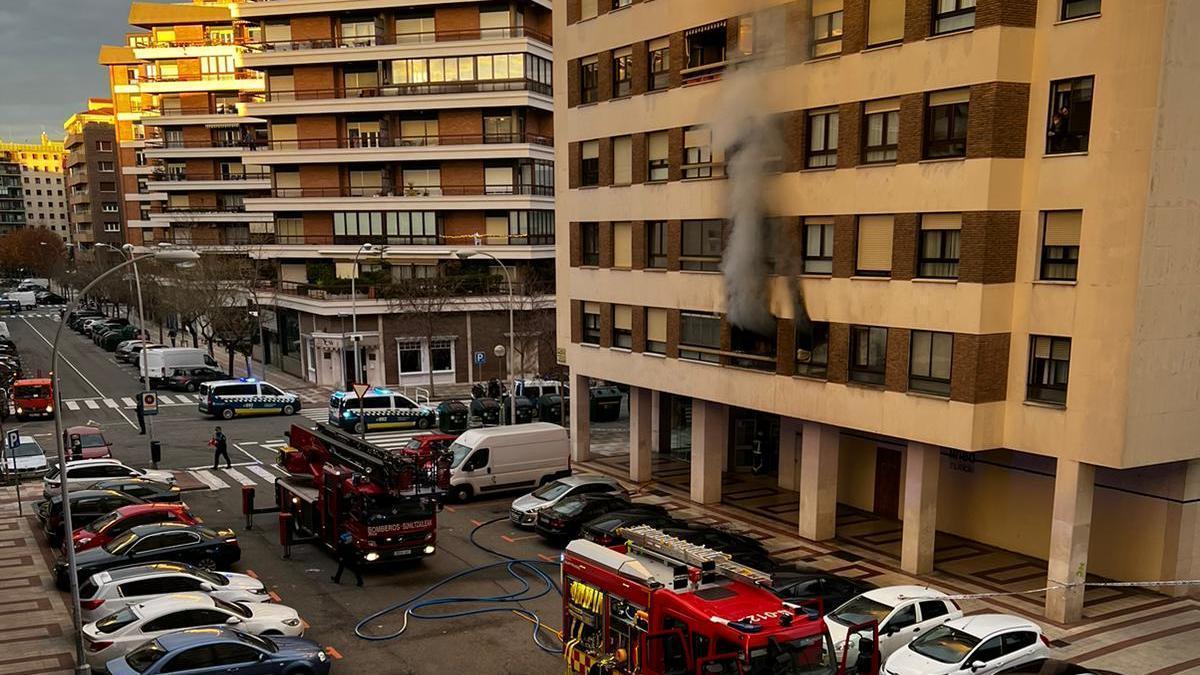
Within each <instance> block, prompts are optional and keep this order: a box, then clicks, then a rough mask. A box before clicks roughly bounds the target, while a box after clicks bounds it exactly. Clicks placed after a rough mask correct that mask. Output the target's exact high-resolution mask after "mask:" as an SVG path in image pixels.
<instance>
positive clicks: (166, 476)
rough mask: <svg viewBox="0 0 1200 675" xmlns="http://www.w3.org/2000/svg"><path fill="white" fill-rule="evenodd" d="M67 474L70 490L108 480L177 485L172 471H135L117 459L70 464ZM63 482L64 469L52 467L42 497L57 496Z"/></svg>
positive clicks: (68, 464) (47, 473) (86, 460)
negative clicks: (120, 479) (127, 479)
mask: <svg viewBox="0 0 1200 675" xmlns="http://www.w3.org/2000/svg"><path fill="white" fill-rule="evenodd" d="M66 474H67V489H68V490H74V489H76V488H82V487H85V486H88V485H91V484H93V483H95V482H96V481H98V480H104V479H106V478H148V479H150V480H153V481H157V482H159V483H166V484H167V485H174V484H175V474H173V473H171V472H170V471H159V470H156V469H134V468H132V467H129V466H126V465H125V464H122V463H121V462H120V461H119V460H115V459H80V460H76V461H73V462H68V463H67V466H66ZM61 480H62V467H60V466H58V465H55V466H52V467H50V470H49V471H47V472H46V476H45V477H44V478H42V496H43V497H47V498H49V497H50V495H52V494H56V493H57V492H58V491H59V484H60V481H61Z"/></svg>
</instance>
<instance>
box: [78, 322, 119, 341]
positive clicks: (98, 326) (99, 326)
mask: <svg viewBox="0 0 1200 675" xmlns="http://www.w3.org/2000/svg"><path fill="white" fill-rule="evenodd" d="M128 325H129V319H105V320H104V321H97V322H96V323H93V324H89V325H87V326H84V328H83V334H84V335H86V336H88V337H92V336H93V335H95V334H96V332H97V331H100V330H104V329H107V328H120V327H121V326H128Z"/></svg>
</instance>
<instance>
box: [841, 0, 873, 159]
mask: <svg viewBox="0 0 1200 675" xmlns="http://www.w3.org/2000/svg"><path fill="white" fill-rule="evenodd" d="M866 46H867V0H844V2H843V3H842V53H843V54H853V53H854V52H861V51H862V50H863V48H864V47H866ZM839 147H840V146H839Z"/></svg>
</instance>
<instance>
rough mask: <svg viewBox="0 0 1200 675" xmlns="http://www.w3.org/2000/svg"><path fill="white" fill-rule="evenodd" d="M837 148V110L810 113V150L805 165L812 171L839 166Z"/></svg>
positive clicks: (806, 154)
mask: <svg viewBox="0 0 1200 675" xmlns="http://www.w3.org/2000/svg"><path fill="white" fill-rule="evenodd" d="M837 148H838V113H837V109H826V110H814V111H812V112H810V113H808V148H807V151H806V153H805V160H804V165H805V166H806V167H808V168H810V169H824V168H827V167H832V166H837Z"/></svg>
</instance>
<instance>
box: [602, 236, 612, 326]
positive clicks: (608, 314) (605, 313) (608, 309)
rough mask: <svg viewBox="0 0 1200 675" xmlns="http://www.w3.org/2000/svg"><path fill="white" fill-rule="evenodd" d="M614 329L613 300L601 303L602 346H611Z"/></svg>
mask: <svg viewBox="0 0 1200 675" xmlns="http://www.w3.org/2000/svg"><path fill="white" fill-rule="evenodd" d="M602 255H603V254H602ZM612 329H613V306H612V303H611V302H602V303H600V346H601V347H611V346H612V345H613V341H612Z"/></svg>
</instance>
